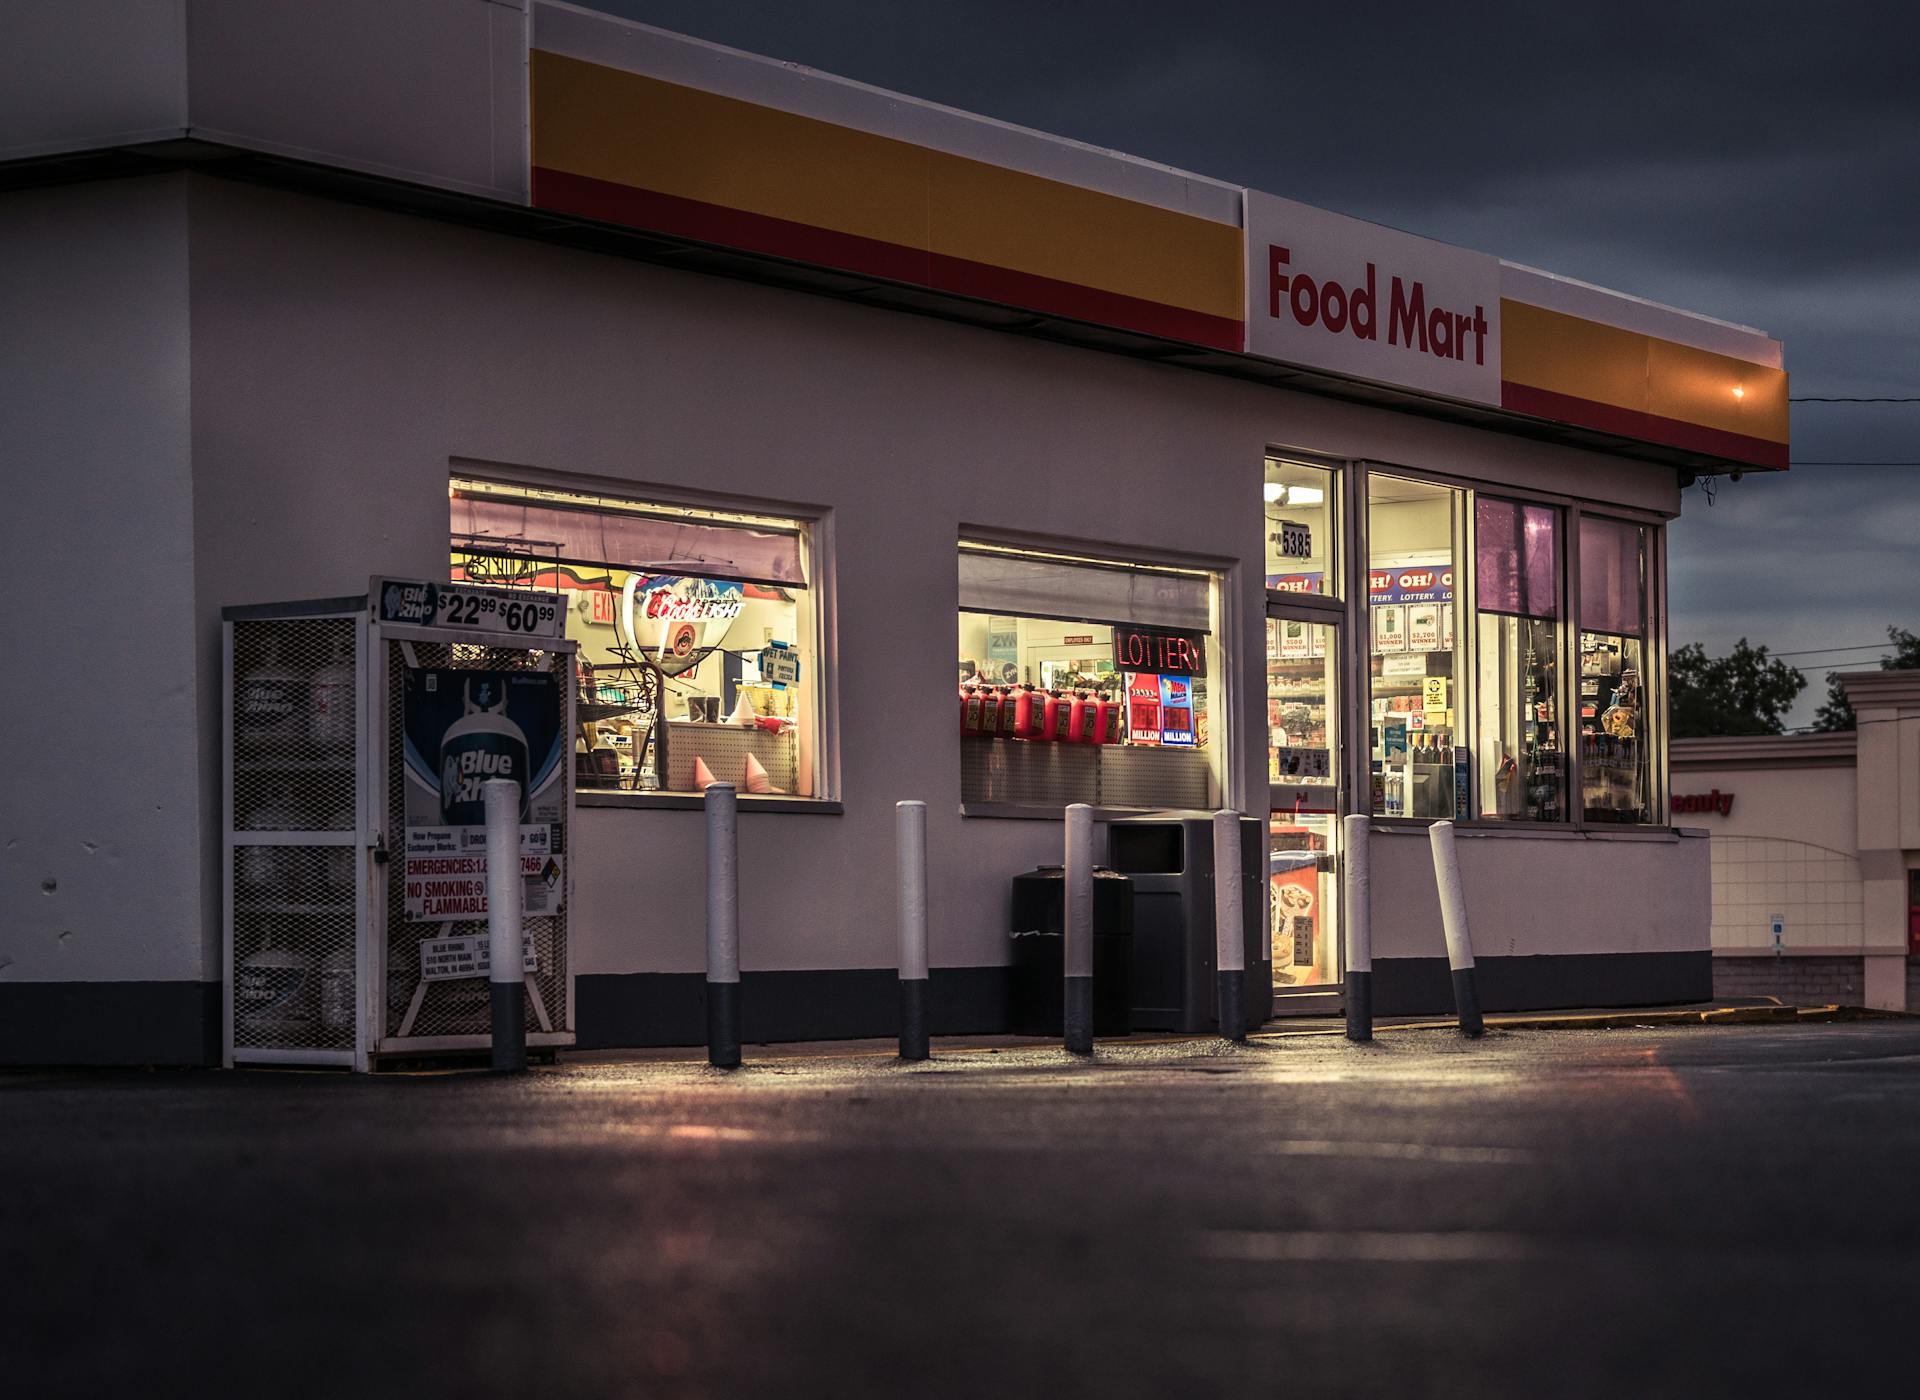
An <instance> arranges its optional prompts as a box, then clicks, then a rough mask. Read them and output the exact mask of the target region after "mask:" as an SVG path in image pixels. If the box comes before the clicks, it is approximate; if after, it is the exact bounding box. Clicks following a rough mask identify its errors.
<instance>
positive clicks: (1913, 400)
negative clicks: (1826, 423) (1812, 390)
mask: <svg viewBox="0 0 1920 1400" xmlns="http://www.w3.org/2000/svg"><path fill="white" fill-rule="evenodd" d="M1787 402H1788V403H1920V397H1914V398H1889V399H1853V398H1837V399H1829V398H1820V397H1817V396H1814V395H1809V396H1807V397H1806V398H1790V399H1788V400H1787Z"/></svg>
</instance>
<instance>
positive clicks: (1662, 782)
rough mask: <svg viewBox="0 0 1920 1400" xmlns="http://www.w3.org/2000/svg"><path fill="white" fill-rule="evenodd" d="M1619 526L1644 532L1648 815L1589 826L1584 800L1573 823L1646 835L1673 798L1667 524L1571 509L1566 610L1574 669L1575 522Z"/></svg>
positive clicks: (1660, 823) (1605, 510)
mask: <svg viewBox="0 0 1920 1400" xmlns="http://www.w3.org/2000/svg"><path fill="white" fill-rule="evenodd" d="M1589 515H1590V516H1592V517H1593V518H1594V519H1596V520H1607V521H1611V522H1613V523H1615V524H1620V525H1634V526H1638V527H1639V528H1641V529H1643V530H1645V531H1646V532H1647V557H1646V586H1645V589H1644V596H1643V597H1642V598H1641V600H1640V607H1641V618H1640V624H1641V627H1642V628H1643V629H1644V630H1643V632H1642V634H1641V637H1642V641H1643V644H1644V647H1645V650H1646V658H1647V659H1646V670H1647V678H1646V682H1645V684H1646V685H1647V688H1648V693H1647V724H1648V726H1649V727H1650V728H1651V729H1652V730H1653V731H1654V732H1653V733H1652V734H1651V735H1650V736H1648V740H1647V785H1648V793H1647V817H1646V820H1644V821H1638V822H1590V821H1588V820H1587V818H1586V805H1587V804H1586V801H1585V799H1584V798H1581V800H1580V803H1579V811H1580V816H1579V818H1578V820H1577V821H1576V823H1575V825H1577V826H1578V827H1579V828H1580V829H1581V830H1582V831H1596V832H1598V831H1620V832H1634V831H1641V832H1644V831H1649V830H1654V829H1658V828H1662V827H1669V826H1671V825H1672V816H1673V813H1672V810H1671V804H1672V794H1671V792H1670V791H1669V771H1668V766H1669V762H1670V756H1669V750H1668V747H1667V744H1668V739H1667V522H1666V520H1664V519H1662V518H1660V517H1658V516H1648V515H1645V514H1642V513H1641V512H1638V511H1632V510H1616V509H1614V508H1612V507H1601V508H1599V509H1591V510H1590V509H1586V508H1584V507H1582V506H1579V505H1577V504H1576V505H1575V506H1573V507H1572V508H1570V509H1569V512H1568V535H1569V539H1570V541H1571V543H1572V548H1570V549H1569V550H1568V551H1567V598H1568V601H1569V607H1568V611H1569V612H1570V613H1571V614H1572V624H1573V625H1572V632H1573V649H1574V665H1575V668H1576V672H1577V669H1578V666H1579V654H1580V633H1581V631H1582V630H1584V626H1583V625H1584V622H1585V619H1584V618H1583V617H1582V616H1581V613H1580V593H1579V588H1580V522H1581V520H1583V519H1584V518H1585V517H1587V516H1589ZM1573 705H1574V711H1573V720H1574V722H1575V724H1576V725H1577V724H1578V722H1579V718H1580V714H1579V700H1578V698H1577V697H1575V699H1574V702H1573ZM1580 769H1581V765H1580V764H1579V763H1578V762H1577V761H1576V762H1575V763H1574V765H1573V772H1574V780H1575V784H1576V787H1575V792H1576V794H1577V793H1578V792H1579V787H1578V785H1579V784H1580V783H1583V782H1584V781H1585V779H1584V777H1583V776H1582V774H1581V771H1580Z"/></svg>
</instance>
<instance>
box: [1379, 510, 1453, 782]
mask: <svg viewBox="0 0 1920 1400" xmlns="http://www.w3.org/2000/svg"><path fill="white" fill-rule="evenodd" d="M1464 501H1465V493H1464V492H1461V491H1456V490H1453V489H1451V488H1448V487H1444V486H1435V485H1432V484H1430V483H1427V482H1422V481H1409V480H1406V479H1403V478H1400V477H1393V476H1384V475H1381V474H1379V473H1370V474H1369V475H1368V477H1367V564H1368V570H1367V621H1368V626H1367V633H1368V635H1367V636H1366V637H1365V638H1362V639H1359V640H1360V641H1361V642H1363V643H1364V644H1365V645H1366V646H1367V648H1368V659H1367V675H1368V696H1367V702H1368V707H1369V726H1370V733H1369V743H1370V745H1371V763H1370V769H1371V773H1372V788H1373V791H1372V810H1373V811H1374V813H1375V814H1377V815H1380V816H1389V817H1424V818H1429V819H1432V818H1439V817H1452V816H1454V815H1455V793H1456V791H1457V788H1458V786H1459V778H1460V777H1462V776H1464V771H1465V767H1466V763H1465V758H1466V750H1465V747H1464V745H1463V744H1462V743H1461V742H1460V736H1459V732H1458V725H1457V720H1458V715H1459V706H1460V705H1461V703H1462V701H1461V697H1460V694H1459V678H1460V675H1461V667H1460V665H1459V654H1460V653H1459V640H1458V637H1457V635H1456V631H1455V626H1454V609H1455V607H1456V601H1455V588H1454V549H1455V539H1456V537H1457V535H1458V533H1459V530H1460V527H1461V512H1462V510H1463V508H1464Z"/></svg>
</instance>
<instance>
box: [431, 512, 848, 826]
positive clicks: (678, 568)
mask: <svg viewBox="0 0 1920 1400" xmlns="http://www.w3.org/2000/svg"><path fill="white" fill-rule="evenodd" d="M449 494H450V497H451V507H450V509H451V517H452V569H451V574H450V577H451V578H452V579H453V580H454V581H456V582H468V583H477V584H490V585H504V586H513V587H524V588H537V589H542V590H549V591H557V592H559V593H561V594H562V595H563V597H564V598H565V600H566V619H567V636H568V637H570V638H572V639H573V640H574V641H575V642H577V643H578V644H579V652H578V660H577V669H578V674H577V677H576V680H577V686H578V688H577V692H576V704H575V714H576V717H577V719H578V732H577V733H576V735H575V739H574V764H575V772H576V777H577V781H578V786H579V787H580V788H581V789H583V790H591V789H599V790H604V791H616V792H668V793H696V792H699V791H700V790H701V789H702V788H703V787H705V786H706V785H707V784H708V783H709V782H722V783H731V784H733V785H734V786H735V787H736V788H738V789H739V791H740V793H741V795H742V797H743V799H750V798H752V797H774V796H799V797H813V796H818V795H820V794H819V792H818V784H817V781H816V768H815V764H816V755H815V742H814V736H815V733H816V732H817V731H816V726H817V722H818V721H817V708H818V707H817V705H816V703H815V701H814V697H815V696H816V695H817V694H818V689H817V687H818V684H819V653H818V650H817V647H816V644H815V632H816V621H815V617H814V608H813V601H812V592H811V590H810V589H809V587H808V582H809V578H810V574H809V567H810V561H809V559H808V553H807V531H806V526H805V523H804V522H802V521H798V520H792V519H787V518H783V517H779V516H773V515H764V516H763V515H747V514H742V513H739V512H734V511H717V510H699V509H691V508H686V507H680V506H672V505H665V504H659V503H649V502H645V501H636V500H624V499H619V498H614V497H606V496H597V495H585V494H581V493H577V492H566V491H553V490H546V489H543V488H533V487H524V486H514V485H504V484H500V483H496V482H489V481H480V480H469V479H463V478H455V479H454V480H453V482H452V483H451V486H450V492H449Z"/></svg>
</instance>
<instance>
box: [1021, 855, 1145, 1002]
mask: <svg viewBox="0 0 1920 1400" xmlns="http://www.w3.org/2000/svg"><path fill="white" fill-rule="evenodd" d="M1066 901H1067V872H1066V868H1065V867H1064V866H1059V865H1043V866H1041V867H1040V868H1039V869H1038V870H1030V871H1028V872H1027V873H1026V874H1024V875H1016V876H1014V877H1013V929H1012V939H1013V969H1012V972H1013V985H1012V988H1011V995H1010V996H1009V997H1008V1009H1009V1012H1010V1015H1009V1017H1008V1020H1009V1022H1010V1028H1011V1029H1012V1030H1013V1032H1014V1033H1015V1034H1016V1035H1047V1036H1057V1035H1061V1034H1063V1032H1064V1028H1065V1021H1066V1014H1065V999H1066V938H1065V936H1064V934H1063V932H1062V930H1063V929H1064V928H1065V925H1066ZM1132 1013H1133V882H1132V881H1131V880H1129V879H1128V878H1127V877H1126V876H1124V875H1122V874H1120V873H1119V872H1118V871H1114V870H1108V869H1106V868H1104V867H1101V866H1096V867H1094V871H1093V1033H1094V1034H1095V1035H1100V1036H1113V1035H1125V1034H1126V1033H1127V1032H1128V1031H1129V1030H1130V1029H1132V1019H1133V1016H1132Z"/></svg>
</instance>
